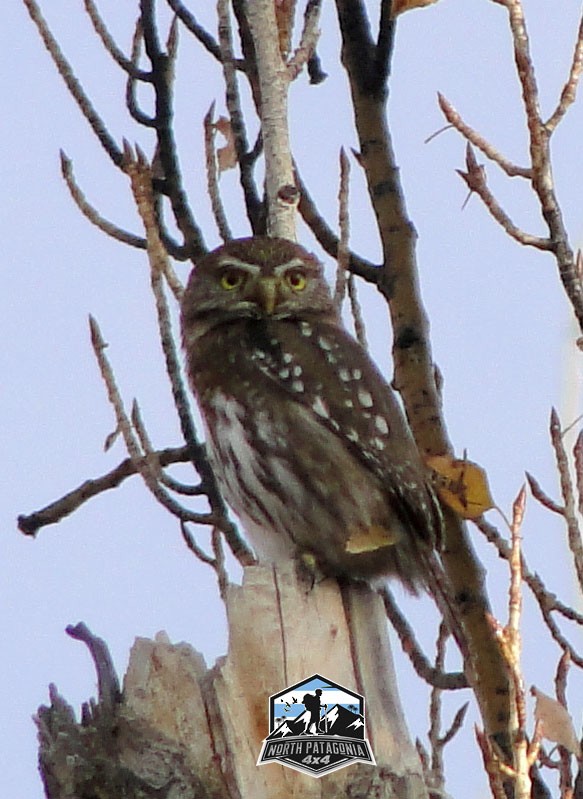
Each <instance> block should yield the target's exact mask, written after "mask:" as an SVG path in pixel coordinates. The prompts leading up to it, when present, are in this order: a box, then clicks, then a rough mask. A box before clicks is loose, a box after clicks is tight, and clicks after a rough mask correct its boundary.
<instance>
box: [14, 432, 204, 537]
mask: <svg viewBox="0 0 583 799" xmlns="http://www.w3.org/2000/svg"><path fill="white" fill-rule="evenodd" d="M156 458H157V460H158V462H159V463H160V465H161V466H169V465H171V464H172V463H188V462H189V461H190V453H189V451H188V447H186V446H182V447H168V448H167V449H161V450H157V451H156ZM138 471H139V468H138V465H137V464H136V463H134V461H133V460H132V459H131V458H126V459H125V460H123V461H122V462H121V463H119V464H118V465H117V466H116V467H115V469H112V470H111V471H110V472H107V473H106V474H104V475H102V476H101V477H96V478H93V479H90V480H85V481H84V482H83V483H81V485H79V486H77V488H74V489H73V490H72V491H69V492H68V493H67V494H65V495H64V496H63V497H60V498H59V499H57V500H55V501H54V502H51V503H50V504H49V505H46V506H45V507H44V508H41V510H38V511H35V512H34V513H31V514H29V515H26V516H25V515H21V516H19V517H18V529H19V530H20V531H21V532H22V533H24V534H25V535H31V536H35V535H36V534H37V532H38V531H39V530H40V529H41V528H42V527H47V526H48V525H50V524H57V523H58V522H60V521H61V520H62V519H64V518H65V517H67V516H70V514H71V513H74V512H75V511H76V510H78V509H79V508H80V507H81V506H82V505H84V504H85V503H86V502H87V501H88V500H90V499H92V498H93V497H96V496H98V494H102V493H103V492H104V491H109V490H111V489H112V488H117V487H118V486H119V485H120V484H121V483H122V482H123V481H124V480H126V479H127V478H128V477H132V475H135V474H137V473H138Z"/></svg>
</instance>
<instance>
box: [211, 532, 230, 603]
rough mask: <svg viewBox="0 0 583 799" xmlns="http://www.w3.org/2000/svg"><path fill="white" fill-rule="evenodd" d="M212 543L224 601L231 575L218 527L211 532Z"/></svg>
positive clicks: (220, 592) (220, 590)
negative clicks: (228, 571)
mask: <svg viewBox="0 0 583 799" xmlns="http://www.w3.org/2000/svg"><path fill="white" fill-rule="evenodd" d="M211 544H212V547H213V552H214V553H215V571H216V574H217V581H218V584H219V594H220V596H221V599H222V600H223V602H225V601H226V599H227V589H228V587H229V575H228V573H227V568H226V565H225V552H224V549H223V537H222V534H221V530H219V529H218V527H213V530H212V533H211Z"/></svg>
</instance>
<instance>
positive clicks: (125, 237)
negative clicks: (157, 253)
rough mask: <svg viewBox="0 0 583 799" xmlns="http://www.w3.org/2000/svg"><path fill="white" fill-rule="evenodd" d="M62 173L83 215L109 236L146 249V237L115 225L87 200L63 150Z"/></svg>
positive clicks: (131, 245)
mask: <svg viewBox="0 0 583 799" xmlns="http://www.w3.org/2000/svg"><path fill="white" fill-rule="evenodd" d="M61 174H62V175H63V178H64V180H65V183H66V184H67V188H68V189H69V192H70V194H71V197H72V198H73V201H74V202H75V205H76V206H77V208H78V209H79V210H80V211H81V213H82V214H83V216H85V217H86V218H87V219H88V220H89V221H90V222H91V224H92V225H95V226H96V227H98V228H99V230H101V231H102V232H103V233H106V234H107V235H108V236H111V237H112V238H114V239H116V240H117V241H121V242H122V244H128V245H129V246H130V247H137V248H138V249H140V250H145V249H146V239H144V238H143V237H142V236H136V235H135V234H133V233H129V232H128V231H127V230H123V229H122V228H120V227H118V226H117V225H114V224H113V223H112V222H109V221H108V220H107V219H104V217H102V216H101V214H100V213H99V211H97V209H96V208H94V207H93V206H92V205H90V204H89V203H88V202H87V200H86V198H85V195H84V194H83V192H82V191H81V189H80V188H79V185H78V184H77V182H76V180H75V175H74V174H73V165H72V162H71V159H70V158H68V157H67V155H66V154H65V153H64V152H63V151H62V150H61Z"/></svg>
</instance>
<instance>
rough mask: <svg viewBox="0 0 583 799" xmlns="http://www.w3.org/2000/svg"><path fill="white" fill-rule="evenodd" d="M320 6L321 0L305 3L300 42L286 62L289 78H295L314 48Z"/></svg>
mask: <svg viewBox="0 0 583 799" xmlns="http://www.w3.org/2000/svg"><path fill="white" fill-rule="evenodd" d="M321 7H322V0H308V2H307V4H306V10H305V11H304V27H303V29H302V34H301V36H300V43H299V44H298V46H297V47H296V49H295V51H294V54H293V55H292V57H291V58H290V59H289V61H288V62H287V72H288V75H289V78H290V80H295V79H296V78H297V76H298V75H299V74H300V72H301V71H302V69H303V68H304V65H305V64H307V63H308V61H309V60H310V58H311V57H312V55H313V53H314V51H315V49H316V45H317V44H318V39H319V38H320V31H319V30H318V23H319V22H320V11H321Z"/></svg>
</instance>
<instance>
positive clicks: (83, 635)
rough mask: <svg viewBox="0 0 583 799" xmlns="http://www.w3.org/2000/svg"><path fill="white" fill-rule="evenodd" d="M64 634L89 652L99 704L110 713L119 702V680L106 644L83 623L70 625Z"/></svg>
mask: <svg viewBox="0 0 583 799" xmlns="http://www.w3.org/2000/svg"><path fill="white" fill-rule="evenodd" d="M65 632H66V633H67V635H69V636H71V638H74V639H75V640H76V641H82V642H83V643H84V644H85V645H86V646H87V649H88V650H89V652H90V654H91V657H92V658H93V662H94V664H95V671H96V673H97V690H98V697H99V704H100V706H101V707H102V708H104V709H106V710H108V711H110V712H112V711H113V709H114V707H115V706H116V705H117V704H118V703H119V702H120V700H121V690H120V685H119V679H118V676H117V673H116V671H115V666H114V665H113V658H112V657H111V654H110V652H109V649H108V647H107V644H106V643H105V641H104V640H103V639H102V638H98V637H97V636H96V635H93V633H92V632H91V630H90V629H89V627H87V625H86V624H85V623H84V622H79V624H75V625H72V624H70V625H69V626H68V627H67V628H66V630H65Z"/></svg>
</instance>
